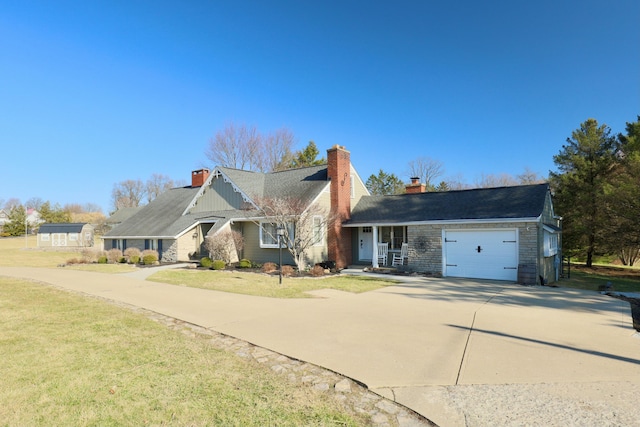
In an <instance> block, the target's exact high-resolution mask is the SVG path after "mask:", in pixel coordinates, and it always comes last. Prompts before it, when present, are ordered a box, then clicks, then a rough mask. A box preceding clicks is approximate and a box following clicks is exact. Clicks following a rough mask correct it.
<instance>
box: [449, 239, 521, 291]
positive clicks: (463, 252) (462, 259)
mask: <svg viewBox="0 0 640 427" xmlns="http://www.w3.org/2000/svg"><path fill="white" fill-rule="evenodd" d="M516 233H517V232H516V230H464V231H463V230H455V231H452V230H447V231H445V232H444V236H445V239H444V240H445V242H444V249H443V257H444V275H445V276H451V277H469V278H475V279H496V280H511V281H514V282H515V281H516V280H517V278H518V241H517V234H516Z"/></svg>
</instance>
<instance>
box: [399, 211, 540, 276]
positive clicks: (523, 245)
mask: <svg viewBox="0 0 640 427" xmlns="http://www.w3.org/2000/svg"><path fill="white" fill-rule="evenodd" d="M504 228H509V229H513V228H517V229H518V242H519V252H518V263H519V269H522V270H523V271H530V270H531V269H533V270H532V273H531V274H530V275H528V276H527V277H526V278H525V279H523V280H526V281H527V282H530V280H531V277H533V279H534V280H535V279H536V278H537V275H538V265H537V264H538V263H537V255H538V224H537V223H535V222H531V223H499V224H451V225H441V224H434V225H412V226H409V227H408V228H407V237H408V239H407V240H408V243H409V261H408V266H407V269H408V270H411V271H416V272H425V273H431V274H435V275H441V274H442V273H443V271H442V230H443V229H447V230H488V229H489V230H491V229H493V230H497V229H504ZM527 284H529V283H527Z"/></svg>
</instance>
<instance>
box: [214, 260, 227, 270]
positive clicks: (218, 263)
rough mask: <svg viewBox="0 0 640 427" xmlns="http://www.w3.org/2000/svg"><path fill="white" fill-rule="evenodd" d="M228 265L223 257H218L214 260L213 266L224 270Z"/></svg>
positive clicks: (215, 268)
mask: <svg viewBox="0 0 640 427" xmlns="http://www.w3.org/2000/svg"><path fill="white" fill-rule="evenodd" d="M226 266H227V263H226V262H224V261H222V260H221V259H217V260H215V261H213V262H212V266H211V267H212V268H213V269H214V270H224V268H225V267H226Z"/></svg>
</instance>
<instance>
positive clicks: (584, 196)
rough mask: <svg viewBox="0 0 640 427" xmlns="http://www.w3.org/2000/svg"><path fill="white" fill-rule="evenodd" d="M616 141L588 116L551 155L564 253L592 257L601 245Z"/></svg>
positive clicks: (608, 131)
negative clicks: (555, 170) (562, 219)
mask: <svg viewBox="0 0 640 427" xmlns="http://www.w3.org/2000/svg"><path fill="white" fill-rule="evenodd" d="M617 153H618V140H617V139H616V138H615V137H614V136H611V129H610V128H609V127H608V126H606V125H599V124H598V122H597V121H596V120H594V119H588V120H587V121H585V122H584V123H582V124H581V125H580V128H579V129H577V130H575V131H574V132H573V133H572V134H571V137H570V138H567V144H566V145H563V146H562V150H561V151H560V153H558V154H557V155H555V156H554V157H553V161H554V163H555V164H556V166H557V168H558V171H557V172H551V174H550V177H551V183H552V186H553V188H554V192H555V201H556V209H557V211H558V212H560V213H561V214H562V216H563V218H564V222H563V246H564V249H565V253H568V254H571V253H574V254H579V253H586V263H587V266H588V267H591V265H592V263H593V256H594V254H595V253H596V250H597V249H598V248H599V247H602V246H604V245H603V243H604V238H605V232H604V230H605V225H606V223H607V218H606V215H605V212H606V209H605V191H604V190H605V187H606V185H607V182H608V179H609V178H610V176H611V173H612V170H613V167H614V165H615V164H616V161H617Z"/></svg>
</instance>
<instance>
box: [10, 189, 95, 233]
mask: <svg viewBox="0 0 640 427" xmlns="http://www.w3.org/2000/svg"><path fill="white" fill-rule="evenodd" d="M3 205H4V207H3V210H4V211H5V212H7V215H8V221H7V222H6V223H5V224H4V225H3V226H2V230H0V231H1V232H2V234H3V235H5V236H20V235H23V234H25V233H28V232H33V231H35V230H37V229H38V227H39V225H40V224H41V223H68V222H86V223H91V224H99V225H100V224H103V223H104V222H105V219H106V218H105V216H104V214H103V213H102V210H101V209H100V207H99V206H97V205H95V204H92V203H88V204H85V205H80V204H67V205H65V206H60V205H59V204H57V203H56V204H51V202H50V201H48V200H47V201H43V200H42V199H40V198H38V197H34V198H31V199H29V200H27V202H26V203H24V204H22V203H20V200H19V199H15V198H12V199H9V200H8V201H7V202H5V203H3ZM29 211H34V212H37V216H36V217H34V218H32V219H29Z"/></svg>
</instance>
